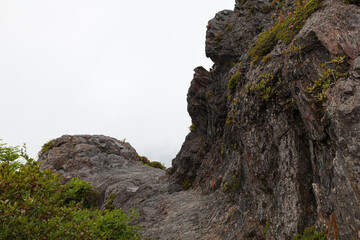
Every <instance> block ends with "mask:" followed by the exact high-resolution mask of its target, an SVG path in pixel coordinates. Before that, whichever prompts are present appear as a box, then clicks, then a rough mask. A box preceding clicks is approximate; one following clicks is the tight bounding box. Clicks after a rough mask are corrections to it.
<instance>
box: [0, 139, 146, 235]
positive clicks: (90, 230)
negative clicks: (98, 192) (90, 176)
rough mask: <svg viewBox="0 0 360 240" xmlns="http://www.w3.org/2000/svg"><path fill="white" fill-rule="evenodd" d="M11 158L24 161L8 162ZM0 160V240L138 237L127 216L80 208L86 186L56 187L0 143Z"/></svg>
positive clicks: (88, 188)
mask: <svg viewBox="0 0 360 240" xmlns="http://www.w3.org/2000/svg"><path fill="white" fill-rule="evenodd" d="M15 156H18V158H19V157H23V158H25V159H26V160H27V161H26V163H16V164H14V163H15V162H16V160H18V158H16V157H15ZM0 159H1V161H0V229H1V231H0V239H9V240H10V239H64V240H67V239H94V240H95V239H140V236H139V234H138V233H137V231H138V230H140V227H138V226H132V225H130V224H129V221H130V220H131V219H132V218H133V217H134V216H135V214H133V213H132V212H131V213H130V214H129V216H128V215H127V214H125V213H124V212H123V211H122V210H120V209H118V210H113V211H109V210H105V211H101V210H98V209H89V208H85V207H89V206H91V200H92V199H93V198H92V197H91V196H93V195H92V194H93V193H94V190H93V189H92V187H91V185H90V184H88V183H85V182H83V181H80V180H78V179H75V180H73V181H70V182H69V183H68V184H66V185H62V184H61V183H60V180H61V179H60V177H59V176H58V175H54V174H53V173H52V172H51V171H50V170H45V171H42V170H40V166H39V164H38V163H37V162H35V161H34V160H33V159H30V158H29V157H28V156H27V155H26V151H22V150H21V149H19V148H17V147H7V146H6V144H0ZM87 193H90V197H89V196H86V194H87ZM87 203H88V204H87Z"/></svg>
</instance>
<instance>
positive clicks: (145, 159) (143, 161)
mask: <svg viewBox="0 0 360 240" xmlns="http://www.w3.org/2000/svg"><path fill="white" fill-rule="evenodd" d="M136 156H137V157H138V158H139V160H140V161H141V162H142V163H143V164H144V165H148V166H149V165H150V161H149V159H148V158H147V157H144V156H140V155H138V154H137V155H136Z"/></svg>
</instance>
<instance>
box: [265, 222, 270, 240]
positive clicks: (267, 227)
mask: <svg viewBox="0 0 360 240" xmlns="http://www.w3.org/2000/svg"><path fill="white" fill-rule="evenodd" d="M269 229H270V219H268V220H267V221H266V225H265V227H264V236H265V237H266V235H267V233H268V231H269Z"/></svg>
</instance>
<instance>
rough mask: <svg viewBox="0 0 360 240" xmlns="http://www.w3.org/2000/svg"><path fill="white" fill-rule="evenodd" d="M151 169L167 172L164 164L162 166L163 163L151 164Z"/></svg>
mask: <svg viewBox="0 0 360 240" xmlns="http://www.w3.org/2000/svg"><path fill="white" fill-rule="evenodd" d="M150 167H153V168H159V169H161V170H165V169H166V167H165V166H164V164H162V163H161V162H157V161H153V162H150Z"/></svg>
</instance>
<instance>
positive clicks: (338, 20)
mask: <svg viewBox="0 0 360 240" xmlns="http://www.w3.org/2000/svg"><path fill="white" fill-rule="evenodd" d="M359 5H360V3H359V1H351V4H349V3H345V2H343V1H340V0H325V1H321V0H308V1H292V0H283V1H267V0H259V1H247V0H237V1H236V5H235V9H234V10H233V11H231V10H224V11H221V12H219V13H218V14H217V15H216V16H215V18H214V19H212V20H210V21H209V24H208V26H207V34H206V55H207V56H208V57H210V58H211V59H212V60H213V61H214V66H213V67H212V69H210V70H209V71H208V70H206V69H204V68H202V67H198V68H196V69H195V74H194V78H193V80H192V82H191V86H190V89H189V93H188V96H187V100H188V112H189V114H190V116H191V118H192V122H193V127H192V130H193V131H192V132H191V133H189V135H188V136H187V137H186V140H185V142H184V144H183V146H182V148H181V150H180V152H179V154H178V155H177V156H176V158H175V159H174V160H173V166H172V168H171V169H169V170H168V172H167V173H166V172H164V171H161V170H159V169H154V168H150V167H147V166H143V165H142V164H141V162H140V161H139V160H138V158H137V157H136V152H135V150H134V149H132V147H131V146H130V145H129V144H128V143H123V142H121V141H118V140H115V139H112V138H108V137H104V136H63V137H61V138H59V139H56V140H55V141H54V142H53V143H52V146H51V148H50V149H49V150H48V151H47V152H45V153H42V154H41V156H40V160H41V161H43V165H42V167H43V168H51V169H53V170H54V171H56V172H58V173H60V174H62V175H64V176H65V178H66V179H69V178H71V177H74V176H77V177H80V178H82V179H84V180H87V181H90V182H92V183H93V185H94V186H95V187H96V188H97V189H98V190H99V191H100V192H101V193H102V195H101V196H102V199H100V200H99V204H100V205H101V204H103V203H104V202H106V201H107V199H108V198H109V195H110V193H114V194H115V196H116V197H115V200H114V204H115V205H116V207H121V208H124V209H128V208H135V209H136V210H138V211H139V212H140V218H139V219H138V222H139V223H141V224H142V225H143V226H144V229H145V230H144V233H143V235H144V236H145V237H150V238H151V239H290V238H291V236H294V235H296V234H297V233H300V232H302V231H303V230H304V229H305V228H306V227H309V226H313V225H315V226H316V227H317V230H318V231H322V232H325V233H327V235H328V238H329V239H340V238H341V239H360V154H359V153H360V140H359V139H360V123H359V114H360V7H359ZM188 188H190V189H188ZM265 229H268V230H266V231H264V230H265Z"/></svg>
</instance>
